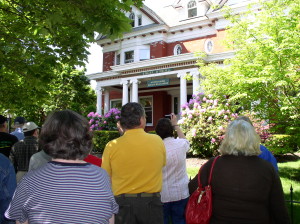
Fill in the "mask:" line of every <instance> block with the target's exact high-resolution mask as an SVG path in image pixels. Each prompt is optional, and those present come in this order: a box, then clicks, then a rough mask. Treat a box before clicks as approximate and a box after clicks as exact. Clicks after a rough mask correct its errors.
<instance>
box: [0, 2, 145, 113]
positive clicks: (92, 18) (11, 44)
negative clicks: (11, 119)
mask: <svg viewBox="0 0 300 224" xmlns="http://www.w3.org/2000/svg"><path fill="white" fill-rule="evenodd" d="M141 2H142V1H141V0H86V1H81V0H67V1H62V0H51V1H47V0H35V1H32V0H0V61H1V63H0V82H1V91H0V98H1V106H0V110H2V109H13V107H16V106H18V107H20V105H22V104H30V103H29V102H28V101H29V100H30V101H35V100H38V98H41V96H39V95H40V94H42V93H44V92H45V88H47V87H46V86H47V85H45V84H47V83H50V82H51V81H52V79H53V76H55V75H53V73H54V70H55V69H61V68H59V67H61V65H62V64H68V65H69V66H74V65H84V61H85V60H86V59H87V54H88V52H87V46H88V43H89V42H92V41H93V40H94V33H95V32H98V33H101V34H104V35H108V36H110V37H111V38H112V39H113V38H115V37H117V36H120V35H121V34H122V33H123V32H125V31H128V30H129V29H130V27H131V26H130V22H129V19H128V18H126V16H125V14H124V12H125V11H130V6H131V5H137V6H140V5H141ZM41 100H43V99H41Z"/></svg>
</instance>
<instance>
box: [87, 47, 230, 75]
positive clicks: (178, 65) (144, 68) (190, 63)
mask: <svg viewBox="0 0 300 224" xmlns="http://www.w3.org/2000/svg"><path fill="white" fill-rule="evenodd" d="M233 56H234V51H228V52H223V53H218V54H211V55H207V57H206V58H203V60H204V61H205V62H206V63H211V62H221V61H224V60H225V59H228V58H232V57H233ZM197 59H198V57H196V56H195V54H194V53H187V54H181V55H173V56H169V57H162V58H155V59H149V60H145V61H139V62H133V63H128V64H125V65H116V66H112V67H111V68H112V70H111V71H106V72H99V73H93V74H87V77H88V78H89V79H90V80H97V79H98V80H108V79H116V78H122V77H124V78H125V77H130V76H132V75H138V74H145V75H146V74H157V73H160V72H166V71H171V70H177V69H184V68H191V67H196V62H197ZM156 71H157V72H156Z"/></svg>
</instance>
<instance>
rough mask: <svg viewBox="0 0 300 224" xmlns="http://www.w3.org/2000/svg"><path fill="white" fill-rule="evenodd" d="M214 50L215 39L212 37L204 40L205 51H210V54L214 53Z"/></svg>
mask: <svg viewBox="0 0 300 224" xmlns="http://www.w3.org/2000/svg"><path fill="white" fill-rule="evenodd" d="M209 45H211V46H209ZM209 48H211V49H209ZM213 50H214V42H213V40H212V39H207V40H205V42H204V51H205V53H208V54H209V53H212V52H213Z"/></svg>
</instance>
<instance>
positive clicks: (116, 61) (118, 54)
mask: <svg viewBox="0 0 300 224" xmlns="http://www.w3.org/2000/svg"><path fill="white" fill-rule="evenodd" d="M118 56H119V63H118ZM120 64H121V53H120V52H116V60H115V65H120Z"/></svg>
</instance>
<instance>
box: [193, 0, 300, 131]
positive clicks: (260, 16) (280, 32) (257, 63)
mask: <svg viewBox="0 0 300 224" xmlns="http://www.w3.org/2000/svg"><path fill="white" fill-rule="evenodd" d="M260 6H261V7H260V10H253V9H250V10H249V12H248V13H246V14H243V15H234V16H233V15H228V19H230V20H231V22H232V26H231V27H230V28H228V33H229V39H228V40H227V44H228V46H229V47H230V48H231V49H234V50H235V57H233V58H232V59H229V60H227V61H225V66H218V65H216V64H209V65H205V62H204V61H203V60H202V61H200V62H199V65H200V72H201V74H202V75H203V77H205V78H204V79H203V81H202V86H203V88H204V89H205V91H206V93H212V94H214V95H215V96H219V97H222V96H223V95H226V96H230V100H231V103H236V104H240V105H241V107H243V108H251V110H253V111H254V112H257V113H258V115H259V116H261V118H263V119H269V120H270V121H271V122H273V123H276V124H277V125H276V126H275V127H277V130H276V132H281V133H288V132H291V131H292V132H294V133H296V132H297V129H298V131H299V126H300V125H299V120H300V99H299V95H300V92H299V89H300V67H299V65H300V47H299V46H300V32H299V31H300V26H299V21H300V20H299V18H300V1H299V0H271V1H262V2H260Z"/></svg>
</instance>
